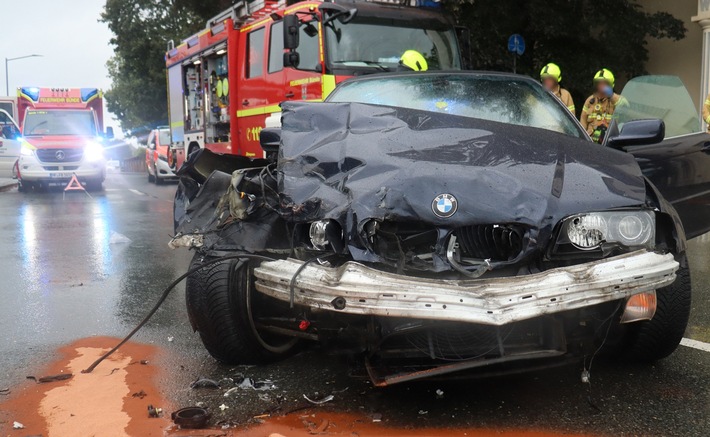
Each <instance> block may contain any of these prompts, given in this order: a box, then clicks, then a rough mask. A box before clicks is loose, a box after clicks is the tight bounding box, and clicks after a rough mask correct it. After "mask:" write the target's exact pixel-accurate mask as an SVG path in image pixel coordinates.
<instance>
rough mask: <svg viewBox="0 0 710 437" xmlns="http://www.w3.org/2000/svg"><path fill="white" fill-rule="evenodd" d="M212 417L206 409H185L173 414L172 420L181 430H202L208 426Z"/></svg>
mask: <svg viewBox="0 0 710 437" xmlns="http://www.w3.org/2000/svg"><path fill="white" fill-rule="evenodd" d="M210 416H211V414H210V413H209V412H208V411H207V410H205V409H204V408H201V407H185V408H181V409H179V410H177V411H175V412H173V414H171V415H170V418H171V419H172V420H173V422H175V424H176V425H178V426H179V427H180V428H187V429H200V428H204V427H206V426H207V421H208V420H209V418H210Z"/></svg>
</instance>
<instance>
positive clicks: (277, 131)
mask: <svg viewBox="0 0 710 437" xmlns="http://www.w3.org/2000/svg"><path fill="white" fill-rule="evenodd" d="M259 143H260V144H261V148H262V150H263V151H264V153H265V154H266V159H268V160H269V161H271V162H276V159H277V157H278V154H279V147H281V128H278V127H267V128H264V129H262V130H261V132H260V133H259Z"/></svg>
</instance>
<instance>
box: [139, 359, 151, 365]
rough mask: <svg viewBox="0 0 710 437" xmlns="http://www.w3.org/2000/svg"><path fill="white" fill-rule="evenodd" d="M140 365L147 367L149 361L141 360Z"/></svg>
mask: <svg viewBox="0 0 710 437" xmlns="http://www.w3.org/2000/svg"><path fill="white" fill-rule="evenodd" d="M140 363H141V364H143V365H144V366H146V365H148V363H150V361H148V360H141V361H140Z"/></svg>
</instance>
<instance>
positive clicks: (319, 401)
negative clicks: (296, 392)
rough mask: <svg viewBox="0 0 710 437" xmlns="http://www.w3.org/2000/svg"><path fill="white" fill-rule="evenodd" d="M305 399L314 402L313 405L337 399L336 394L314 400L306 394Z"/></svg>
mask: <svg viewBox="0 0 710 437" xmlns="http://www.w3.org/2000/svg"><path fill="white" fill-rule="evenodd" d="M303 399H305V400H307V401H308V402H310V403H312V404H313V405H323V404H325V403H328V402H330V401H332V400H333V399H335V396H333V395H328V396H326V397H324V398H322V399H317V400H314V399H311V398H309V397H308V396H306V395H305V394H304V395H303Z"/></svg>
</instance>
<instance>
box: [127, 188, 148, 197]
mask: <svg viewBox="0 0 710 437" xmlns="http://www.w3.org/2000/svg"><path fill="white" fill-rule="evenodd" d="M128 191H130V192H131V193H133V194H137V195H139V196H147V194H145V193H144V192H142V191H138V190H134V189H133V188H129V189H128Z"/></svg>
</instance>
